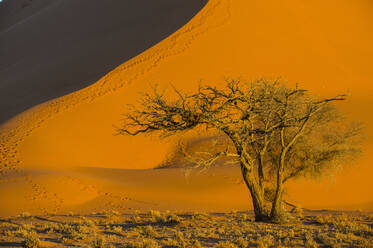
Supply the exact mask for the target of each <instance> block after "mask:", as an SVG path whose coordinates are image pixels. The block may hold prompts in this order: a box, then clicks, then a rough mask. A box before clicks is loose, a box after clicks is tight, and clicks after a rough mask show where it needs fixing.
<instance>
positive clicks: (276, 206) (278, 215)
mask: <svg viewBox="0 0 373 248" xmlns="http://www.w3.org/2000/svg"><path fill="white" fill-rule="evenodd" d="M282 195H283V188H282V186H281V187H278V188H277V189H276V194H275V198H274V200H273V203H272V209H271V220H273V221H276V222H278V221H281V219H282V218H283V217H284V216H283V208H282Z"/></svg>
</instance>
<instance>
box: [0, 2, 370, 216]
mask: <svg viewBox="0 0 373 248" xmlns="http://www.w3.org/2000/svg"><path fill="white" fill-rule="evenodd" d="M372 9H373V4H372V3H371V2H370V1H367V0H357V1H353V2H352V1H347V0H342V1H334V0H333V1H327V2H325V1H321V0H317V1H312V2H306V1H295V0H285V1H281V2H278V1H274V0H266V1H262V0H260V1H259V0H258V1H256V0H254V1H247V0H233V1H229V0H210V1H209V2H208V3H207V5H206V6H205V7H204V8H203V9H202V10H201V11H200V12H199V13H198V14H197V15H196V16H195V17H194V18H193V19H192V20H191V21H190V22H189V23H188V24H186V25H185V26H183V27H182V28H181V29H179V30H178V31H177V32H175V33H174V34H173V35H171V36H170V37H168V38H167V39H165V40H163V41H162V42H160V43H158V44H157V45H156V46H154V47H152V48H150V49H148V50H146V51H145V52H144V53H142V54H140V55H139V56H137V57H135V58H133V59H131V60H130V61H128V62H126V63H124V64H122V65H120V66H119V67H117V68H116V69H115V70H113V71H112V72H110V73H108V74H106V75H105V76H104V77H103V78H101V79H100V80H99V81H97V82H96V83H95V84H93V85H91V86H89V87H87V88H84V89H82V90H80V91H76V92H74V93H72V94H69V95H66V96H64V97H60V98H57V99H54V100H51V101H49V102H46V103H43V104H41V105H38V106H36V107H34V108H31V109H29V110H27V111H25V112H24V113H22V114H20V115H18V116H16V117H15V118H13V119H11V120H9V121H8V122H6V123H5V124H3V125H2V126H1V132H2V141H1V146H0V152H1V156H2V157H1V158H2V164H4V165H7V167H8V168H23V169H36V168H38V169H40V168H41V169H44V170H45V169H47V170H51V169H58V168H67V167H75V166H89V167H99V168H100V167H101V168H120V169H149V168H153V167H154V166H157V165H158V164H159V163H160V162H162V161H163V159H164V158H165V155H166V154H167V152H168V151H169V147H170V145H171V144H172V140H163V141H159V140H158V139H156V138H155V137H154V138H152V139H149V138H148V137H135V138H133V137H119V136H113V133H114V128H113V125H115V124H119V123H120V119H121V113H123V112H124V110H125V105H126V104H127V103H134V102H135V101H136V97H137V95H138V92H139V91H143V90H146V89H148V88H149V87H148V85H149V83H155V82H158V83H160V84H161V86H166V85H168V84H169V83H171V82H172V83H173V84H174V85H175V86H176V87H179V88H183V90H186V91H188V90H191V89H195V87H196V86H197V85H198V83H199V82H200V81H201V80H203V82H206V83H216V84H222V83H223V81H224V80H223V79H224V77H242V78H248V79H254V78H258V77H276V78H277V77H282V78H283V79H284V80H286V81H288V82H289V83H292V84H293V83H295V82H299V83H300V85H301V86H302V87H304V88H308V89H310V90H312V91H313V92H315V93H316V94H317V93H320V94H321V95H330V94H338V93H341V92H345V91H349V92H351V93H352V96H351V98H350V101H348V102H346V103H343V104H342V105H341V108H342V109H343V110H344V111H345V112H346V113H347V114H348V116H350V117H351V118H356V119H359V120H361V121H363V122H364V123H365V125H366V127H367V136H368V137H369V136H371V135H372V134H373V128H372V127H373V117H372V116H371V115H369V114H367V113H370V106H371V105H372V104H373V100H372V99H373V95H372V94H373V90H372V86H371V82H372V80H373V71H372V70H371V68H370V67H371V62H370V58H371V57H372V56H373V47H372V46H371V44H373V31H372V29H371V25H372V22H373V17H372V15H371V13H372ZM372 151H373V144H372V142H371V140H370V139H369V138H368V139H367V143H366V147H365V155H364V157H363V158H361V160H359V161H358V162H357V164H356V166H355V167H351V168H348V169H347V170H345V171H343V172H340V173H338V174H336V175H335V183H331V182H330V180H329V179H323V180H321V181H319V182H317V183H315V182H309V181H298V182H295V183H293V184H292V185H290V187H289V196H288V199H290V200H292V201H295V202H298V203H301V204H302V205H303V206H305V207H310V208H354V209H356V208H363V207H364V206H368V208H370V207H371V205H369V202H371V200H372V199H373V191H372V190H371V189H372V188H373V183H372V180H371V175H372V172H373V169H372V167H371V166H370V164H371V159H370V157H369V154H370V153H371V152H372ZM351 165H352V164H351ZM109 171H110V170H109ZM166 172H169V173H170V174H169V175H168V174H167V173H166V175H159V174H157V173H160V172H158V171H157V172H153V171H151V170H149V171H148V172H146V173H144V174H139V176H138V177H137V176H135V175H134V174H131V173H136V172H126V173H124V174H120V173H119V174H120V175H121V176H122V177H121V176H119V174H117V173H112V172H110V173H109V172H108V171H106V172H104V171H102V172H97V171H96V172H94V174H96V175H100V179H97V180H96V179H95V180H96V181H94V182H93V183H92V182H91V183H87V184H89V185H100V184H99V183H98V182H99V181H100V180H104V181H105V182H107V183H108V184H115V183H117V184H118V185H121V184H123V185H122V186H120V187H118V188H115V187H110V188H111V190H108V191H107V192H106V191H105V193H110V194H113V192H117V190H120V191H121V190H122V187H123V192H126V194H127V193H128V194H131V193H134V192H136V197H133V199H135V200H136V201H144V202H147V203H149V202H150V203H152V204H154V203H157V204H165V205H166V206H172V204H173V203H174V202H177V204H179V205H177V204H176V203H175V206H176V205H177V206H180V207H181V205H183V204H194V203H195V204H199V205H200V206H201V208H205V209H208V208H210V209H213V208H219V207H221V208H234V207H248V206H249V205H250V204H249V201H248V200H247V198H245V196H247V193H248V192H247V191H246V190H245V188H244V187H243V186H237V185H238V184H234V185H235V186H229V185H231V184H230V183H227V182H224V181H219V180H220V179H221V178H220V179H219V177H217V178H216V180H217V181H216V183H215V184H214V185H215V186H214V187H212V188H211V192H214V194H211V195H213V196H211V197H206V195H208V194H202V193H201V194H200V193H199V192H200V191H201V189H202V188H204V187H203V185H200V184H198V183H197V185H199V186H198V187H195V188H193V187H191V188H189V187H185V186H183V185H180V183H178V180H177V178H178V176H176V175H174V174H172V173H171V171H166ZM87 173H88V172H87ZM92 173H93V172H92ZM127 173H128V174H127ZM147 173H150V174H147ZM152 173H156V174H155V175H154V176H153V175H152ZM227 173H228V172H227ZM230 173H233V174H234V173H236V172H234V169H232V171H231V172H230ZM88 174H89V173H88ZM149 175H152V176H149ZM118 177H119V179H118ZM133 178H134V179H133ZM175 178H176V179H175ZM161 179H162V180H161ZM33 180H36V178H34V179H33ZM132 180H135V182H136V183H139V181H140V182H143V183H144V184H143V186H142V187H139V188H138V190H137V184H134V185H136V186H134V185H130V182H134V181H132ZM203 180H204V179H203ZM203 180H202V179H201V183H203ZM214 180H215V179H214ZM237 180H239V179H237ZM164 181H166V182H168V183H169V184H167V185H166V186H164V184H162V182H164ZM42 183H43V180H41V181H40V182H38V184H42ZM126 183H127V184H128V185H126ZM102 187H104V186H102ZM162 187H163V188H162ZM47 188H48V187H47ZM157 188H159V189H162V190H159V191H157V190H156V189H157ZM1 189H2V190H3V192H7V190H8V189H5V188H4V187H2V188H1ZM124 189H127V190H124ZM140 189H141V190H140ZM74 190H76V189H74ZM71 192H74V191H71ZM102 192H104V191H102ZM102 192H101V191H100V193H97V195H95V194H96V193H94V194H92V199H86V202H85V203H76V204H75V205H76V206H83V205H84V204H86V205H84V206H85V207H87V206H90V207H91V208H92V206H95V205H96V206H98V205H97V204H99V203H100V202H105V201H101V200H97V199H106V198H105V197H107V195H105V193H104V194H102ZM155 192H157V194H156V193H155ZM187 192H192V193H193V194H192V195H188V194H189V193H187ZM53 193H54V191H53V190H49V191H48V192H47V194H53ZM7 195H8V194H7ZM9 195H10V194H9ZM118 195H119V196H118V197H119V198H120V197H122V195H121V194H118ZM142 196H144V197H142ZM97 197H99V198H97ZM16 198H17V199H18V200H20V201H21V199H22V197H16ZM175 198H176V199H177V200H174V199H175ZM131 199H132V198H131ZM159 199H162V201H159ZM184 199H185V200H184ZM226 199H229V200H226ZM14 201H15V199H14ZM118 201H119V200H118ZM110 202H111V200H110V201H108V203H110ZM161 202H163V203H161ZM221 202H225V205H220V203H221ZM351 203H353V204H351ZM168 204H169V205H168ZM73 205H74V204H73ZM91 205H92V206H91ZM119 205H120V204H119ZM139 205H141V204H138V205H136V206H137V207H139ZM352 205H353V207H351V206H352ZM144 206H145V205H144ZM156 206H157V205H156ZM163 206H164V205H162V207H163ZM187 206H188V205H187ZM189 206H190V205H189ZM194 206H195V205H194ZM101 207H103V206H101ZM158 207H159V208H161V205H159V206H158ZM78 208H79V207H78ZM87 208H88V207H87ZM2 211H5V210H2Z"/></svg>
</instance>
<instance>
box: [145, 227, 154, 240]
mask: <svg viewBox="0 0 373 248" xmlns="http://www.w3.org/2000/svg"><path fill="white" fill-rule="evenodd" d="M144 236H145V237H148V238H154V237H156V236H157V232H156V231H154V229H153V227H152V226H146V227H145V228H144Z"/></svg>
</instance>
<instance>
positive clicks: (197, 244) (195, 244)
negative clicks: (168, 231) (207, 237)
mask: <svg viewBox="0 0 373 248" xmlns="http://www.w3.org/2000/svg"><path fill="white" fill-rule="evenodd" d="M193 248H202V245H201V243H200V242H199V241H198V239H196V240H194V241H193Z"/></svg>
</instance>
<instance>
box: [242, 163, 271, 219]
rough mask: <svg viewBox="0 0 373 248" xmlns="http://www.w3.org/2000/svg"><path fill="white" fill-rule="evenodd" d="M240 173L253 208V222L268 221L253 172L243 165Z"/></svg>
mask: <svg viewBox="0 0 373 248" xmlns="http://www.w3.org/2000/svg"><path fill="white" fill-rule="evenodd" d="M241 171H242V176H243V179H244V181H245V183H246V186H247V187H248V188H249V190H250V193H251V198H252V202H253V207H254V213H255V221H268V220H269V213H268V209H267V208H266V206H265V202H264V196H263V190H262V189H261V188H260V186H259V184H258V182H256V180H255V177H254V173H253V171H249V170H248V169H247V168H246V167H245V165H241Z"/></svg>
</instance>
